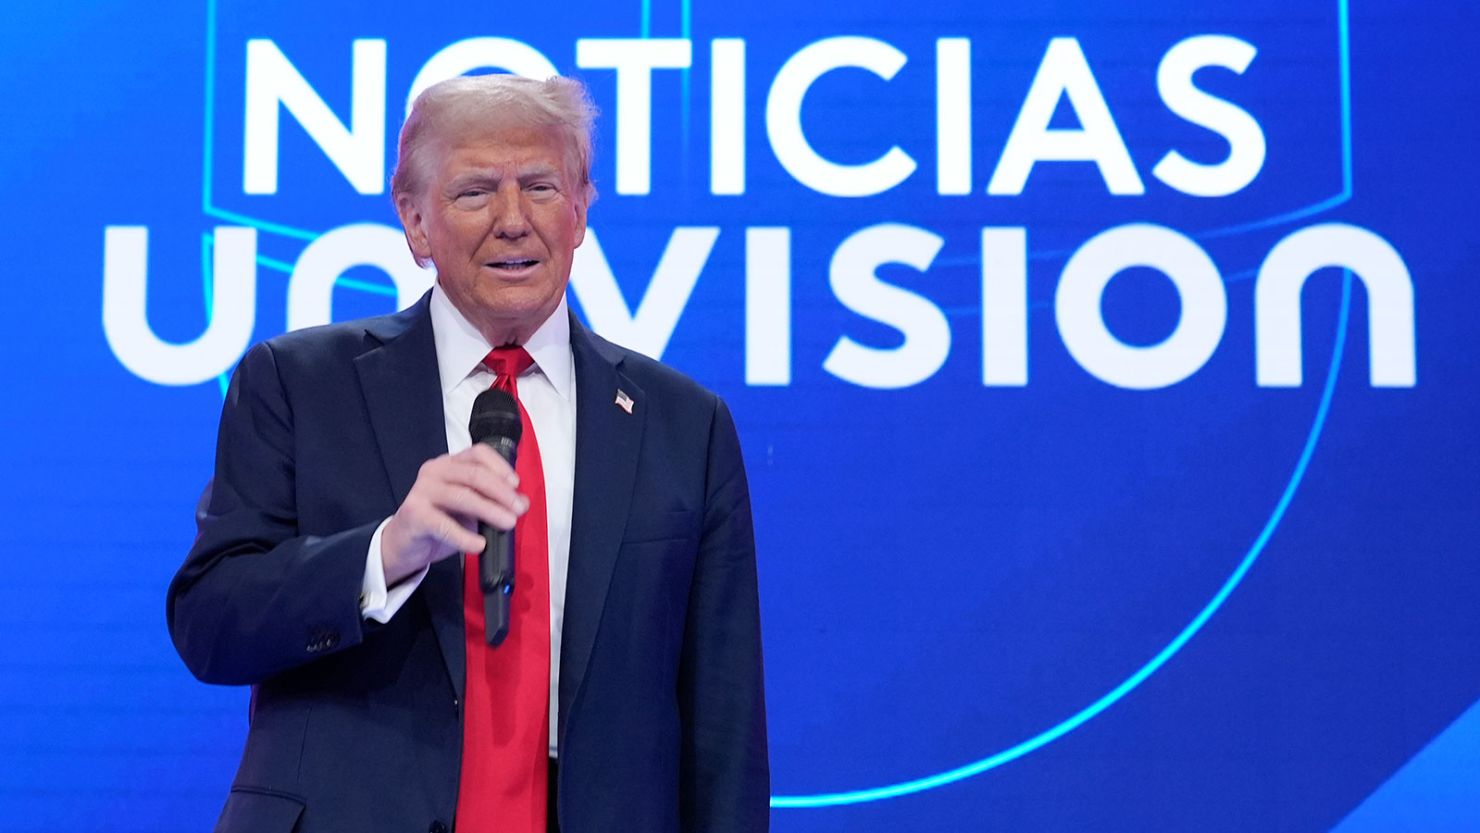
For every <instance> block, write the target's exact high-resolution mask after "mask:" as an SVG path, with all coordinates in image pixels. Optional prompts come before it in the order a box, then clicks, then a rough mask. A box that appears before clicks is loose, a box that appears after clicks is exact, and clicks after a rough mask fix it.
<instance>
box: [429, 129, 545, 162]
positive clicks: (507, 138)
mask: <svg viewBox="0 0 1480 833" xmlns="http://www.w3.org/2000/svg"><path fill="white" fill-rule="evenodd" d="M437 144H438V150H439V151H440V153H439V156H440V157H441V159H442V163H443V167H444V169H446V168H455V169H458V170H465V169H469V168H487V169H489V170H490V172H492V171H494V170H497V171H498V172H503V171H504V170H506V169H509V168H518V169H520V170H521V171H522V170H524V169H541V168H543V169H553V170H554V171H555V172H561V171H563V169H564V167H565V166H566V164H567V161H568V157H569V148H567V146H566V142H565V141H564V139H563V137H562V135H561V133H560V131H558V130H555V129H553V128H535V127H511V128H499V129H485V130H467V131H463V132H461V133H460V134H458V135H455V136H452V137H449V138H448V139H447V140H446V141H443V142H438V143H437Z"/></svg>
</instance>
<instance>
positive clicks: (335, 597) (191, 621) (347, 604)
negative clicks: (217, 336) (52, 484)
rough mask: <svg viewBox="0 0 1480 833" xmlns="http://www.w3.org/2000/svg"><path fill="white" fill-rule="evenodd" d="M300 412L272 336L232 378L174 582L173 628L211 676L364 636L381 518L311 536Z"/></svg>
mask: <svg viewBox="0 0 1480 833" xmlns="http://www.w3.org/2000/svg"><path fill="white" fill-rule="evenodd" d="M293 424H294V423H293V411H292V407H291V403H290V400H289V397H288V395H287V393H286V391H285V389H284V386H283V383H282V380H281V378H280V376H279V372H278V365H277V361H276V358H275V356H274V353H273V349H272V347H271V345H270V344H266V343H264V344H259V345H257V346H256V347H254V348H253V349H252V350H250V351H249V352H248V353H247V355H246V356H245V357H244V358H243V359H242V361H241V364H240V365H239V366H238V368H237V371H236V373H235V374H234V375H233V377H232V381H231V386H230V388H229V389H228V391H227V396H226V403H225V406H224V407H223V409H222V414H221V428H220V435H219V438H218V441H217V449H216V473H215V478H214V480H213V481H212V485H211V486H210V487H208V497H207V498H206V500H205V502H204V508H203V511H201V512H200V513H199V515H198V519H197V520H198V533H197V536H196V539H195V543H194V545H193V546H192V547H191V550H190V554H189V555H188V556H187V557H186V559H185V563H184V565H183V566H181V568H180V570H179V572H178V573H177V574H176V575H175V578H174V581H172V582H171V583H170V588H169V593H168V597H167V600H166V614H167V617H168V620H169V628H170V635H171V637H172V638H173V640H174V643H175V648H176V650H177V651H179V653H180V656H181V658H182V659H184V660H185V664H186V666H187V667H189V669H190V671H191V672H192V673H193V674H195V676H196V677H198V678H200V679H201V680H203V681H205V682H210V683H221V684H231V685H239V684H247V683H257V682H260V681H262V680H264V679H266V678H268V677H271V676H272V675H274V674H277V673H279V672H282V671H285V670H287V669H290V668H294V667H296V666H299V665H303V664H304V663H307V662H310V661H312V660H315V659H318V658H320V657H323V656H325V655H327V654H329V653H332V652H334V651H337V650H343V649H345V648H348V647H351V646H353V645H356V644H358V643H359V642H360V641H361V640H362V639H363V632H362V622H361V617H360V607H359V593H360V587H361V583H362V581H363V578H364V571H365V558H366V555H365V554H366V552H367V549H368V547H369V545H370V539H371V536H372V535H374V533H375V529H376V527H377V525H378V521H376V522H372V523H369V524H366V525H363V526H360V527H356V528H352V529H347V530H344V531H342V532H338V533H336V534H333V535H327V536H309V535H300V534H299V531H298V519H297V509H296V488H295V466H296V464H297V462H298V461H297V460H296V459H295V452H296V450H297V449H296V448H295V444H294V435H293Z"/></svg>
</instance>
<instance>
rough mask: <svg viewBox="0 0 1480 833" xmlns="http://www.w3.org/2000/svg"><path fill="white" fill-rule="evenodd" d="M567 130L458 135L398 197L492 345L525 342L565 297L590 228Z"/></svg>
mask: <svg viewBox="0 0 1480 833" xmlns="http://www.w3.org/2000/svg"><path fill="white" fill-rule="evenodd" d="M565 150H566V148H565V145H564V143H563V142H562V139H561V134H560V133H559V132H557V131H555V130H553V129H549V128H532V127H508V128H502V129H498V130H493V131H483V132H477V133H469V134H467V135H463V136H456V137H451V138H450V139H449V140H448V141H446V142H445V143H443V144H442V151H443V152H442V153H441V154H440V156H437V157H434V160H433V165H432V169H431V172H430V173H431V176H430V177H429V181H428V183H427V185H426V187H425V190H424V191H423V193H421V194H419V195H402V197H401V198H400V199H399V200H398V202H397V206H396V208H397V211H398V212H399V213H400V215H401V223H402V225H404V226H405V228H406V239H407V242H408V243H410V245H411V250H412V252H414V253H415V254H416V255H417V256H418V257H422V258H427V259H430V260H431V261H432V262H433V263H435V264H436V266H437V281H438V282H439V283H441V284H442V289H443V291H444V292H446V293H447V297H448V299H450V300H451V301H452V304H453V306H455V307H457V309H458V311H459V312H461V313H462V314H463V315H464V316H465V317H466V318H467V319H468V321H470V322H471V323H472V324H473V326H475V327H477V328H478V330H479V332H481V333H482V334H483V336H484V337H485V338H487V339H489V341H490V342H491V343H492V344H493V345H494V346H499V345H501V344H507V343H512V342H520V343H522V342H523V341H525V340H526V339H528V338H529V336H530V335H531V334H532V333H533V332H534V331H535V330H536V329H538V328H539V326H540V324H542V323H544V321H545V319H546V318H549V317H550V313H552V312H554V311H555V308H556V307H557V306H559V305H560V299H561V297H562V296H563V295H564V293H565V284H566V282H567V281H568V280H569V279H570V264H571V259H572V256H573V254H574V252H575V248H576V246H579V245H580V244H581V241H582V240H583V239H584V238H585V236H586V196H585V194H586V192H585V188H584V186H582V185H580V184H579V183H577V182H576V181H575V177H574V172H573V171H569V170H567V165H566V153H565Z"/></svg>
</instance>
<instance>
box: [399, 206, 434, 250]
mask: <svg viewBox="0 0 1480 833" xmlns="http://www.w3.org/2000/svg"><path fill="white" fill-rule="evenodd" d="M396 214H397V215H398V216H399V217H400V218H401V228H402V229H403V230H404V231H405V232H406V245H407V246H409V247H411V254H412V255H413V256H415V258H416V262H417V263H420V264H421V265H422V266H426V265H427V264H428V263H431V260H432V243H431V239H430V238H429V237H428V236H427V227H426V218H425V216H424V215H423V214H422V211H421V206H420V205H418V204H417V200H416V198H414V197H412V196H411V195H410V194H406V193H401V194H397V195H396Z"/></svg>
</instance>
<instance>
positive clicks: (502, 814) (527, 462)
mask: <svg viewBox="0 0 1480 833" xmlns="http://www.w3.org/2000/svg"><path fill="white" fill-rule="evenodd" d="M483 363H484V364H485V365H487V366H488V368H489V369H490V370H492V371H493V372H494V373H496V374H498V376H497V378H496V379H495V380H494V383H493V386H494V387H496V388H498V389H499V390H502V391H504V392H506V393H508V394H509V395H510V396H513V397H514V400H515V401H516V402H518V400H519V385H518V381H517V380H518V378H519V374H521V373H523V372H524V371H525V370H527V369H528V368H529V367H530V366H531V365H532V364H534V360H533V359H531V358H530V356H529V353H527V352H525V350H524V348H523V347H498V348H495V349H494V350H493V351H491V352H490V353H489V354H488V356H487V358H485V359H484V360H483ZM519 421H520V422H521V423H523V429H524V430H523V433H522V434H521V435H520V438H519V452H518V457H517V464H516V465H515V466H514V470H515V471H516V472H518V474H519V491H520V492H521V493H522V494H524V495H525V496H527V497H528V498H529V511H527V512H525V513H524V515H523V516H521V517H520V518H519V522H518V524H517V525H516V526H515V528H514V598H513V609H512V610H511V611H510V612H509V635H508V637H507V638H505V639H504V642H503V644H501V645H499V646H498V647H496V648H490V647H489V646H488V643H487V641H486V640H485V639H484V636H483V591H482V589H480V588H479V586H478V555H477V554H476V553H469V554H468V556H467V559H466V561H464V562H463V620H464V622H465V623H466V631H467V634H466V638H467V660H468V677H467V694H466V704H465V709H464V711H463V754H462V776H461V779H460V782H459V784H458V790H457V825H456V826H457V831H458V833H506V831H507V832H508V833H545V815H546V809H547V807H546V805H547V804H548V803H549V793H548V792H547V789H548V787H547V783H546V782H547V781H548V778H549V755H550V562H549V557H550V545H549V530H548V528H547V526H546V519H545V475H544V470H543V469H542V468H541V466H540V446H539V442H538V441H537V440H536V439H535V435H534V425H532V424H531V423H530V421H529V413H528V412H527V411H525V410H524V404H523V403H522V402H521V403H519Z"/></svg>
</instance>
